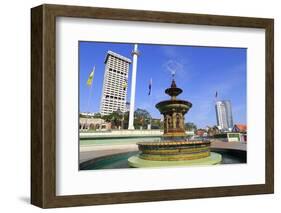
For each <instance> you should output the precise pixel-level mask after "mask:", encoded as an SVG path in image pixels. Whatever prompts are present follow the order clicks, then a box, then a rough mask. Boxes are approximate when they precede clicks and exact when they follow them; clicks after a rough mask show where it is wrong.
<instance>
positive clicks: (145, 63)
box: [79, 41, 247, 127]
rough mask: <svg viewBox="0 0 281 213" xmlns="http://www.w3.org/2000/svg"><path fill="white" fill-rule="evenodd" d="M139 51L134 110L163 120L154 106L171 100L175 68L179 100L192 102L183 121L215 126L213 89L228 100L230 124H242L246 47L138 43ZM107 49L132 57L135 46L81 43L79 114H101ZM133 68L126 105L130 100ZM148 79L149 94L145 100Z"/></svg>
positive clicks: (244, 99) (244, 104)
mask: <svg viewBox="0 0 281 213" xmlns="http://www.w3.org/2000/svg"><path fill="white" fill-rule="evenodd" d="M138 48H139V51H140V56H139V59H138V70H137V86H136V103H135V104H136V105H135V108H142V109H146V110H148V111H149V112H150V113H151V115H152V116H153V117H155V118H160V117H161V115H160V113H159V112H158V110H157V109H156V108H155V104H156V103H158V102H159V101H162V100H165V99H168V98H169V97H168V96H167V95H166V94H165V93H164V90H165V89H166V88H167V87H169V86H170V84H171V79H172V77H171V73H170V68H172V67H173V68H174V67H175V68H176V70H177V71H176V75H175V79H176V83H177V86H178V87H180V88H182V89H183V93H182V94H181V95H180V96H178V98H179V99H184V100H188V101H190V102H191V103H192V104H193V106H192V108H191V109H190V111H189V112H188V114H187V115H186V116H185V120H186V122H194V123H195V124H196V125H197V126H198V127H206V126H207V125H215V124H216V114H215V106H214V104H215V93H216V91H217V92H218V99H225V100H230V101H231V103H232V113H233V120H234V123H243V124H246V54H247V49H245V48H221V47H198V46H196V47H195V46H174V45H151V44H139V47H138ZM108 50H111V51H113V52H116V53H118V54H121V55H123V56H125V57H129V58H132V57H131V52H132V50H133V44H121V43H103V42H84V41H80V42H79V60H80V61H79V77H80V78H79V81H80V82H79V83H80V84H79V87H80V88H79V89H80V103H79V105H80V112H98V111H99V107H100V98H101V93H102V84H103V75H104V59H105V56H106V52H107V51H108ZM94 66H95V67H96V70H95V75H94V80H93V85H92V94H91V96H90V99H89V87H88V86H87V84H86V82H87V79H88V76H89V74H90V72H91V70H92V69H93V67H94ZM131 68H132V66H130V73H129V82H128V96H127V101H129V100H130V80H131V71H132V70H131ZM150 78H152V94H151V96H148V85H149V81H150ZM88 100H89V104H88Z"/></svg>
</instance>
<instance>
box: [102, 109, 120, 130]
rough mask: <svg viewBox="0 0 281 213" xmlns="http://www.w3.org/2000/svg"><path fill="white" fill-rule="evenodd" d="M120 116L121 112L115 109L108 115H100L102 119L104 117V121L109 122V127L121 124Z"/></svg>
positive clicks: (116, 126)
mask: <svg viewBox="0 0 281 213" xmlns="http://www.w3.org/2000/svg"><path fill="white" fill-rule="evenodd" d="M122 117H123V116H122V114H120V113H119V112H118V111H115V112H112V113H111V114H109V115H104V116H102V119H104V120H105V121H106V122H111V127H112V128H113V129H114V128H118V127H119V126H121V120H122Z"/></svg>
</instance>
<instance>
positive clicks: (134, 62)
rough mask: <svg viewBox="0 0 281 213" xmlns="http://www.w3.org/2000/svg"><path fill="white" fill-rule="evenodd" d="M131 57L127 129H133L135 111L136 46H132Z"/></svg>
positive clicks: (137, 54) (137, 53)
mask: <svg viewBox="0 0 281 213" xmlns="http://www.w3.org/2000/svg"><path fill="white" fill-rule="evenodd" d="M132 55H133V70H132V84H131V98H130V115H129V127H128V129H135V127H134V111H135V94H136V78H137V64H138V56H139V52H138V45H137V44H135V45H134V51H133V52H132Z"/></svg>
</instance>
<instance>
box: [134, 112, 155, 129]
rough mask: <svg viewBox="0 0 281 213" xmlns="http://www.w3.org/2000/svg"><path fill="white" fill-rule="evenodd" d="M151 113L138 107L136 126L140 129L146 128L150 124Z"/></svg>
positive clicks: (135, 118)
mask: <svg viewBox="0 0 281 213" xmlns="http://www.w3.org/2000/svg"><path fill="white" fill-rule="evenodd" d="M150 121H151V115H150V114H149V112H148V111H147V110H145V109H140V108H138V109H137V110H136V111H135V113H134V126H135V128H137V129H139V128H140V127H142V128H144V129H146V128H147V125H148V124H150Z"/></svg>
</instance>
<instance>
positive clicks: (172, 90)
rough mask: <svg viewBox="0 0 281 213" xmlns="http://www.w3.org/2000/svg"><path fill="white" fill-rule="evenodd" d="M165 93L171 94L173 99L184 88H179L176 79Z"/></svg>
mask: <svg viewBox="0 0 281 213" xmlns="http://www.w3.org/2000/svg"><path fill="white" fill-rule="evenodd" d="M165 93H166V94H168V95H169V96H171V99H173V100H174V99H176V97H177V96H178V95H179V94H181V93H182V89H181V88H178V87H177V85H176V81H175V79H173V80H172V84H171V87H170V88H167V89H166V90H165Z"/></svg>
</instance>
